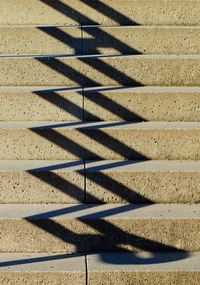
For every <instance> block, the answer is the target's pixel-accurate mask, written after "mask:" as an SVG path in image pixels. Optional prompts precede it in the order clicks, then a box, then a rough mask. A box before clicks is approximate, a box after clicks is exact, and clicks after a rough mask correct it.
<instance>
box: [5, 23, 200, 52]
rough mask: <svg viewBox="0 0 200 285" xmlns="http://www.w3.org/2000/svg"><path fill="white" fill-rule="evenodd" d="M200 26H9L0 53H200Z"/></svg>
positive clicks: (6, 27)
mask: <svg viewBox="0 0 200 285" xmlns="http://www.w3.org/2000/svg"><path fill="white" fill-rule="evenodd" d="M199 37H200V27H199V26H180V27H179V26H115V27H113V26H110V27H109V26H106V27H104V26H103V27H101V26H100V27H99V26H82V27H64V26H23V25H19V26H6V25H0V42H1V45H0V54H1V55H2V54H3V55H6V54H7V55H8V54H10V55H17V54H20V55H30V54H37V55H38V54H41V55H45V54H46V55H48V54H97V53H101V54H199V53H200V47H199V41H198V39H199Z"/></svg>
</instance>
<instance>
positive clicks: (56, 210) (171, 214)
mask: <svg viewBox="0 0 200 285" xmlns="http://www.w3.org/2000/svg"><path fill="white" fill-rule="evenodd" d="M23 218H29V219H120V220H121V219H122V220H124V219H125V220H126V219H133V220H138V219H139V220H140V219H149V220H151V219H156V220H165V219H166V220H167V219H174V220H182V219H183V220H184V219H196V220H198V219H200V208H199V205H198V204H152V205H151V204H150V205H148V204H140V205H137V204H136V205H133V204H68V205H65V204H57V205H56V204H2V205H1V207H0V220H4V219H23Z"/></svg>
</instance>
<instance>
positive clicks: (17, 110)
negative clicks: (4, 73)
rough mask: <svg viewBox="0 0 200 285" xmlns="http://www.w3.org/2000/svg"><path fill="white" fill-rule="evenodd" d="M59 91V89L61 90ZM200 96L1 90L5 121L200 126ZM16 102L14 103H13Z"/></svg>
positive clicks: (185, 93)
mask: <svg viewBox="0 0 200 285" xmlns="http://www.w3.org/2000/svg"><path fill="white" fill-rule="evenodd" d="M58 89H59V88H58ZM199 98H200V92H198V91H196V92H195V91H192V92H184V90H182V91H181V90H179V91H178V92H177V91H176V92H167V91H163V92H159V91H158V92H156V91H155V92H151V91H149V92H148V91H147V92H144V91H142V90H141V91H140V92H135V91H127V92H123V91H121V92H117V91H111V92H109V91H107V92H106V91H99V92H95V91H94V92H87V91H85V92H84V96H83V94H82V91H81V90H79V91H77V92H76V91H59V90H56V91H54V89H53V88H52V89H51V88H49V90H48V88H47V89H46V90H44V91H42V90H40V91H39V92H38V91H37V89H35V91H34V88H33V90H32V91H29V92H28V91H20V90H17V89H16V90H15V91H12V92H9V91H8V90H4V91H3V90H0V102H1V113H0V120H2V121H73V120H81V119H84V120H86V121H97V120H103V121H124V120H127V121H168V122H170V121H186V122H192V121H193V122H200V113H199V108H200V100H199ZM13 99H14V100H13Z"/></svg>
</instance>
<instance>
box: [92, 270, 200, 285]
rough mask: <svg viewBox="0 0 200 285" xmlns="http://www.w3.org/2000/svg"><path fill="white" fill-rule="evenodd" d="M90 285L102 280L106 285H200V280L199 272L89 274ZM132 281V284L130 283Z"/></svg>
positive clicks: (99, 282) (98, 284)
mask: <svg viewBox="0 0 200 285" xmlns="http://www.w3.org/2000/svg"><path fill="white" fill-rule="evenodd" d="M88 279H89V284H95V285H101V284H102V280H104V282H103V284H105V285H110V284H113V285H121V284H141V285H154V284H162V283H163V284H169V285H172V284H174V285H179V284H193V285H198V284H199V280H200V274H199V272H195V271H194V272H190V271H189V272H186V271H184V272H182V271H181V272H178V271H177V272H173V271H168V270H167V271H166V272H165V271H164V270H163V271H160V272H159V271H156V272H153V271H150V272H143V271H141V272H136V271H135V272H125V273H124V272H102V273H100V272H97V273H96V272H91V273H89V278H88ZM130 280H131V283H130Z"/></svg>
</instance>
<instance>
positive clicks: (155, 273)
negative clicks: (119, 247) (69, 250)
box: [87, 253, 200, 285]
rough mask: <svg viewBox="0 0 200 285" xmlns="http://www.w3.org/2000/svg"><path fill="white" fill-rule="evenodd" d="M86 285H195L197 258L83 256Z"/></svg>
mask: <svg viewBox="0 0 200 285" xmlns="http://www.w3.org/2000/svg"><path fill="white" fill-rule="evenodd" d="M87 259H88V284H90V285H93V284H95V285H104V284H106V285H134V284H137V285H154V284H166V285H175V284H176V285H187V284H192V285H198V284H199V283H200V254H199V253H193V254H191V255H190V256H188V257H185V256H184V254H181V253H169V254H168V253H167V254H166V253H165V254H162V253H156V254H144V253H143V254H138V255H133V254H130V253H102V254H98V255H97V254H95V255H89V256H87Z"/></svg>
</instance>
